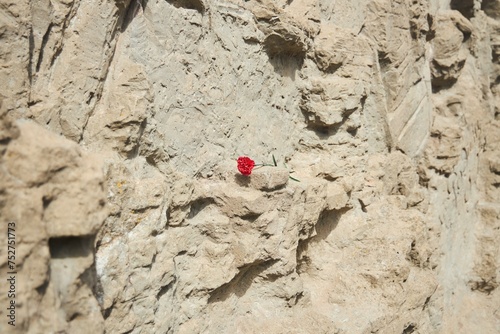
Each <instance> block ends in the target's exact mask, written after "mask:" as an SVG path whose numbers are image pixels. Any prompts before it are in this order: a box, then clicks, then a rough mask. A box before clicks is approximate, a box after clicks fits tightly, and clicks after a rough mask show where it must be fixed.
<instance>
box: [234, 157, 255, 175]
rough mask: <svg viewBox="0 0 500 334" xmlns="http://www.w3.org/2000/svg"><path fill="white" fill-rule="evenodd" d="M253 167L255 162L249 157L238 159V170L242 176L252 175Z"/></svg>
mask: <svg viewBox="0 0 500 334" xmlns="http://www.w3.org/2000/svg"><path fill="white" fill-rule="evenodd" d="M254 167H255V162H254V161H253V160H252V159H250V158H249V157H239V158H238V170H239V171H240V173H241V174H243V175H247V176H248V175H250V174H252V169H253V168H254Z"/></svg>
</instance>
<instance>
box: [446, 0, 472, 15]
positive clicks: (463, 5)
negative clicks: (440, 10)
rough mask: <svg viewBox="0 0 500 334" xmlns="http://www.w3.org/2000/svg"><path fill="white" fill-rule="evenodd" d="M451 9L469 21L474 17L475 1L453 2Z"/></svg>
mask: <svg viewBox="0 0 500 334" xmlns="http://www.w3.org/2000/svg"><path fill="white" fill-rule="evenodd" d="M450 7H451V9H454V10H458V11H459V12H460V13H461V14H462V15H463V16H464V17H466V18H467V19H469V20H470V19H471V18H472V17H474V0H451V2H450Z"/></svg>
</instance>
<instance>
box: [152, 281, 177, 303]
mask: <svg viewBox="0 0 500 334" xmlns="http://www.w3.org/2000/svg"><path fill="white" fill-rule="evenodd" d="M175 282H176V279H175V278H174V279H173V280H172V281H171V282H170V283H168V284H167V285H164V286H162V287H161V288H160V291H158V293H157V294H156V300H160V298H161V297H162V296H163V295H164V294H166V293H167V292H168V291H169V290H170V289H172V287H173V286H174V284H175Z"/></svg>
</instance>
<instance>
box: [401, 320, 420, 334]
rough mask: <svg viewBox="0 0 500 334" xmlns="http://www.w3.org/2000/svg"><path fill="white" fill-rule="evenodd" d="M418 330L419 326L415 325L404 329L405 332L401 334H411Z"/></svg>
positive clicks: (409, 325) (412, 324)
mask: <svg viewBox="0 0 500 334" xmlns="http://www.w3.org/2000/svg"><path fill="white" fill-rule="evenodd" d="M416 329H417V325H416V324H414V323H411V324H408V325H406V327H405V329H403V332H402V333H401V334H411V333H413V332H414V331H415V330H416Z"/></svg>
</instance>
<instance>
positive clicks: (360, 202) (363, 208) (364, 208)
mask: <svg viewBox="0 0 500 334" xmlns="http://www.w3.org/2000/svg"><path fill="white" fill-rule="evenodd" d="M358 202H359V205H361V211H363V212H368V211H367V210H366V207H367V205H366V204H365V203H363V201H362V200H361V199H359V198H358Z"/></svg>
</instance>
